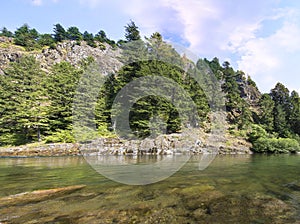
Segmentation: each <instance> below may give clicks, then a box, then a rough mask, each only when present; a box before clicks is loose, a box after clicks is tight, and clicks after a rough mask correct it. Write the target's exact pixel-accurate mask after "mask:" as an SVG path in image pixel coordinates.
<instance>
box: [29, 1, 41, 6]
mask: <svg viewBox="0 0 300 224" xmlns="http://www.w3.org/2000/svg"><path fill="white" fill-rule="evenodd" d="M31 3H32V4H33V5H36V6H40V5H42V4H43V2H42V0H31Z"/></svg>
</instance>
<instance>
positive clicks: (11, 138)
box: [0, 22, 300, 152]
mask: <svg viewBox="0 0 300 224" xmlns="http://www.w3.org/2000/svg"><path fill="white" fill-rule="evenodd" d="M53 31H54V32H53V34H39V33H38V32H37V31H36V30H35V29H31V28H30V27H29V26H28V25H23V26H21V27H20V28H18V29H17V30H16V31H15V32H14V33H12V32H11V31H9V30H7V29H6V28H3V29H2V30H1V33H0V36H5V37H10V38H13V41H14V44H16V45H20V46H23V47H25V49H26V50H28V51H31V50H35V49H39V48H42V47H50V48H55V47H56V44H57V43H59V42H62V41H66V40H72V41H76V43H77V44H80V43H81V41H86V43H87V44H88V45H90V46H91V47H100V48H101V49H105V44H109V45H111V46H113V47H114V48H116V47H119V48H121V49H123V55H125V54H129V55H130V57H131V62H130V63H127V64H126V63H125V66H123V68H122V69H121V70H120V71H119V72H118V73H116V74H110V75H108V76H107V79H106V82H105V84H104V87H103V88H102V89H101V90H100V92H99V95H98V99H97V103H96V105H95V112H94V113H95V114H94V116H93V117H95V119H94V118H93V119H94V120H93V122H94V123H95V124H96V127H97V129H98V132H99V134H100V135H111V130H112V128H113V126H114V124H113V122H112V120H111V116H110V114H111V107H112V104H113V101H114V99H115V97H116V95H117V93H118V92H119V91H120V90H121V89H122V88H123V87H124V86H125V85H126V84H128V83H129V82H130V81H132V80H135V79H137V78H139V77H144V76H148V75H149V74H150V75H151V74H156V75H159V76H161V77H166V78H169V79H172V80H173V81H174V82H176V83H177V84H178V85H179V86H180V87H182V88H183V89H184V90H185V91H186V92H187V93H188V95H189V96H190V97H191V98H192V99H193V101H194V102H195V104H196V110H197V114H198V115H199V117H200V120H199V121H195V120H194V118H189V125H191V126H193V127H203V126H204V124H206V125H207V124H209V123H210V118H209V111H210V108H209V104H208V100H207V99H206V97H205V93H204V91H203V89H202V88H200V86H199V85H198V84H197V82H196V81H195V80H194V79H193V78H191V77H190V76H188V75H186V73H185V71H183V70H182V68H181V67H180V66H176V65H189V64H192V62H190V61H188V60H187V59H186V58H185V57H182V56H180V55H179V54H178V53H177V52H176V51H175V50H174V49H173V48H172V47H171V46H170V45H168V44H167V43H166V42H164V41H163V39H162V36H161V35H160V34H159V33H154V34H153V35H152V36H151V37H149V38H145V41H143V40H142V39H141V36H140V32H139V30H138V27H137V26H136V25H135V24H134V22H131V23H129V24H128V25H127V26H126V27H125V40H119V41H118V42H117V43H116V42H115V41H113V40H110V39H109V38H107V36H106V34H105V32H104V31H102V30H101V31H99V32H98V33H97V34H96V35H94V34H91V33H89V32H87V31H85V32H84V33H81V32H80V31H79V29H78V28H77V27H69V28H68V29H67V30H65V28H64V27H63V26H62V25H60V24H56V25H55V26H54V30H53ZM131 42H134V43H135V44H134V48H127V46H128V44H130V43H131ZM125 43H126V44H125ZM129 51H130V52H129ZM149 52H150V53H149ZM145 55H146V57H145ZM154 55H155V57H154V58H151V57H152V56H154ZM144 57H145V58H147V60H142V61H136V60H135V59H140V58H144ZM159 58H164V59H165V60H164V61H161V60H157V59H159ZM120 60H122V59H120ZM168 60H170V61H172V62H174V61H176V63H168V62H167V61H168ZM93 63H94V62H93V58H88V59H86V60H83V61H82V64H81V66H80V68H76V67H74V66H72V65H71V64H70V63H68V62H60V63H58V64H55V65H54V66H53V67H52V68H51V70H50V71H49V72H48V73H45V72H44V71H43V70H42V69H41V66H40V64H39V62H38V61H36V59H35V58H34V57H32V56H23V57H22V58H20V59H19V60H18V61H16V62H12V63H10V64H9V66H8V67H7V68H6V69H5V71H4V73H5V74H4V75H1V76H0V101H1V102H0V145H20V144H25V143H29V142H35V141H45V142H73V141H75V138H74V136H73V133H72V120H73V118H72V116H73V114H72V103H73V98H74V94H75V91H76V88H77V85H78V82H79V80H80V77H82V75H83V74H84V72H85V70H86V69H87V68H88V67H90V66H92V65H93ZM203 63H206V64H207V65H209V68H210V69H211V71H212V72H213V73H214V74H215V76H216V77H217V79H218V80H220V81H221V83H222V89H223V91H224V93H225V94H226V110H227V112H228V117H227V119H228V122H229V124H230V128H229V132H230V133H231V134H234V135H240V136H243V137H246V138H248V140H249V141H250V142H252V143H253V150H254V151H256V152H288V151H289V152H295V151H298V150H300V147H299V142H300V137H299V136H300V97H299V94H298V93H297V92H296V91H292V92H291V93H290V91H289V90H288V89H287V88H286V87H285V86H284V85H283V84H281V83H278V84H276V86H275V87H274V88H273V89H272V90H271V91H270V93H265V94H262V95H260V97H259V99H258V103H257V104H258V105H256V108H252V107H250V105H249V99H247V95H245V93H244V87H245V84H246V85H247V86H248V87H249V88H251V89H252V90H253V91H257V92H259V91H258V89H257V87H256V84H255V82H254V81H253V80H252V79H251V78H250V77H249V76H248V77H246V75H245V74H244V73H243V72H242V71H235V70H234V69H233V68H232V67H231V66H230V64H229V63H228V62H224V63H223V64H222V65H221V64H220V62H219V60H218V59H217V58H213V59H212V60H211V61H210V60H208V59H199V60H198V62H197V63H196V65H195V66H194V68H193V67H192V66H191V68H190V71H189V72H196V70H197V69H199V68H200V67H201V66H202V64H203ZM174 64H175V65H174ZM193 69H194V70H193ZM129 96H130V94H129ZM171 101H172V100H171ZM154 117H155V118H159V120H161V121H162V124H165V126H166V127H165V131H166V132H167V133H174V132H178V131H180V129H181V122H182V121H181V120H180V118H179V113H178V110H177V109H176V108H175V107H174V104H173V103H172V102H170V101H168V100H166V99H164V98H162V97H154V96H148V97H144V98H141V99H140V100H138V101H137V102H135V104H134V106H133V107H132V109H131V111H130V127H131V129H132V130H133V131H134V133H135V135H136V136H137V137H146V136H148V135H149V134H150V129H149V120H151V119H152V118H154Z"/></svg>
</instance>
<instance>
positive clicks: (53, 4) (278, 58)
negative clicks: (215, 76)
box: [0, 0, 300, 92]
mask: <svg viewBox="0 0 300 224" xmlns="http://www.w3.org/2000/svg"><path fill="white" fill-rule="evenodd" d="M0 4H1V13H0V21H1V23H0V27H1V26H6V27H7V28H8V29H10V30H13V31H14V30H15V29H16V28H17V27H20V26H21V25H23V24H24V23H27V24H29V25H30V26H31V27H34V28H36V29H37V30H38V31H39V32H41V33H45V32H47V33H51V32H52V29H53V25H54V24H56V23H61V24H62V25H63V26H64V27H69V26H73V25H74V26H77V27H79V28H80V30H81V31H82V32H83V31H85V30H88V31H90V32H93V33H97V32H98V31H99V30H101V29H103V30H104V31H105V32H106V33H107V35H108V36H109V37H110V38H112V39H115V40H118V39H121V38H123V35H124V26H125V25H126V24H127V23H128V22H129V21H130V20H133V21H135V22H136V24H137V25H138V26H139V28H140V30H141V33H142V35H143V36H150V35H151V34H152V33H153V32H156V31H158V32H160V33H162V34H163V36H164V37H165V38H166V39H168V40H170V41H173V42H176V43H179V44H184V45H185V46H186V47H187V48H189V50H191V51H192V52H193V53H195V54H197V55H198V56H199V57H201V58H202V57H206V58H208V59H211V58H213V57H214V56H216V57H218V58H220V61H224V60H227V61H230V63H231V64H232V66H233V67H234V68H235V69H239V70H243V71H244V72H245V73H246V74H249V75H250V76H251V77H252V78H253V79H254V80H255V81H256V82H257V84H258V86H259V89H260V90H262V92H269V90H270V89H271V88H273V87H274V85H275V84H276V82H277V81H280V82H282V83H284V84H285V85H286V86H287V87H288V88H289V89H290V90H293V89H295V90H297V91H298V92H300V69H299V65H300V1H297V0H264V1H262V0H252V1H247V0H244V1H241V0H226V1H224V0H185V1H183V0H156V1H153V0H123V1H121V0H111V1H107V0H72V1H71V0H10V1H2V2H1V3H0Z"/></svg>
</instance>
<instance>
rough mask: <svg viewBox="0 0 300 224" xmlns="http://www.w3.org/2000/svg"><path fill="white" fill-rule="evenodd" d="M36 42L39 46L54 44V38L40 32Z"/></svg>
mask: <svg viewBox="0 0 300 224" xmlns="http://www.w3.org/2000/svg"><path fill="white" fill-rule="evenodd" d="M38 44H39V45H41V46H54V44H55V40H54V39H53V37H52V36H51V34H42V35H40V36H39V39H38Z"/></svg>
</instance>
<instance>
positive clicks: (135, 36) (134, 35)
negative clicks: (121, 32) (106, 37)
mask: <svg viewBox="0 0 300 224" xmlns="http://www.w3.org/2000/svg"><path fill="white" fill-rule="evenodd" d="M125 38H126V40H127V41H137V40H140V39H141V36H140V31H139V28H138V27H137V26H136V25H135V23H134V22H133V21H130V23H129V24H127V26H125Z"/></svg>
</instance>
